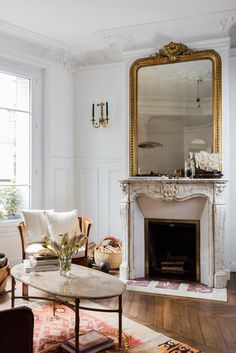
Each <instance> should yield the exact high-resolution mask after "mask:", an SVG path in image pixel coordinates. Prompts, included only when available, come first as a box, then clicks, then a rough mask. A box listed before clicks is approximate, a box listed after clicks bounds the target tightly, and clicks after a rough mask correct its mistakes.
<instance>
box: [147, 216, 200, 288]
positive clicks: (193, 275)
mask: <svg viewBox="0 0 236 353" xmlns="http://www.w3.org/2000/svg"><path fill="white" fill-rule="evenodd" d="M199 224H200V222H199V221H194V220H193V221H192V220H191V221H189V220H174V221H173V220H157V219H145V276H146V278H149V279H157V278H162V279H163V278H165V279H178V280H186V281H197V282H199V281H200V227H199Z"/></svg>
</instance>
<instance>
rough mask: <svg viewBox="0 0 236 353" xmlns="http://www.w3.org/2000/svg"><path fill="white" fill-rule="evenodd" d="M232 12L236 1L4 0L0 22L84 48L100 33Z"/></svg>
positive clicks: (0, 3) (93, 42)
mask: <svg viewBox="0 0 236 353" xmlns="http://www.w3.org/2000/svg"><path fill="white" fill-rule="evenodd" d="M232 9H236V1H235V0H207V1H206V0H198V1H196V0H181V1H177V0H164V1H163V0H162V1H160V0H0V21H2V25H3V24H4V25H5V27H6V25H8V24H9V25H13V26H17V27H20V28H21V29H24V30H26V31H29V32H31V33H32V32H33V33H35V34H37V35H41V36H45V37H48V38H50V39H52V40H55V41H58V42H60V43H61V44H65V45H68V46H84V45H86V44H88V45H91V44H96V40H97V36H96V34H98V33H102V32H103V31H105V32H106V31H111V30H116V31H117V30H120V29H122V28H123V27H125V28H126V33H127V32H128V31H129V27H130V28H131V29H132V26H140V25H144V24H152V23H156V24H157V23H159V24H161V23H164V22H166V21H167V22H169V21H171V22H172V21H173V20H177V19H183V20H185V19H186V18H192V17H195V16H200V17H201V16H202V15H208V16H209V15H213V14H216V13H221V12H225V11H229V10H232ZM4 22H5V23H4ZM173 23H174V22H173ZM0 27H1V26H0ZM199 27H200V26H199ZM188 30H189V29H188ZM199 30H200V28H199ZM185 31H186V29H185ZM161 35H163V36H164V35H165V33H161Z"/></svg>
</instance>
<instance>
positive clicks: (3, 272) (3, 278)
mask: <svg viewBox="0 0 236 353" xmlns="http://www.w3.org/2000/svg"><path fill="white" fill-rule="evenodd" d="M9 272H10V270H9V266H8V263H7V264H6V266H4V267H2V268H0V293H3V292H4V291H5V289H6V285H7V276H8V275H9Z"/></svg>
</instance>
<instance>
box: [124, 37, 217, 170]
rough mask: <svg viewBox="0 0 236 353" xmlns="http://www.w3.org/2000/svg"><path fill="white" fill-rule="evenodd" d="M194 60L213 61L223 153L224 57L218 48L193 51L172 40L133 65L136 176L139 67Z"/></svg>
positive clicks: (132, 142) (134, 166) (131, 154)
mask: <svg viewBox="0 0 236 353" xmlns="http://www.w3.org/2000/svg"><path fill="white" fill-rule="evenodd" d="M194 60H211V62H212V99H213V112H212V117H213V124H212V125H213V146H212V147H213V152H214V153H220V155H221V152H222V146H221V144H222V87H221V86H222V82H221V58H220V55H219V54H218V53H217V52H216V51H215V50H211V49H209V50H199V51H197V50H193V49H190V48H188V47H187V46H186V45H184V44H182V43H173V42H171V43H169V44H167V45H165V46H164V48H162V49H161V50H160V51H159V53H156V54H155V55H152V56H150V57H148V58H141V59H138V60H136V61H135V62H134V63H133V64H132V65H131V67H130V150H129V157H130V164H129V165H130V176H136V175H137V172H138V166H137V147H138V146H137V134H138V124H137V116H138V109H137V106H138V104H137V103H138V102H137V97H138V89H137V87H138V79H137V77H138V70H139V69H140V68H143V67H146V66H154V65H164V64H172V63H181V62H186V61H194Z"/></svg>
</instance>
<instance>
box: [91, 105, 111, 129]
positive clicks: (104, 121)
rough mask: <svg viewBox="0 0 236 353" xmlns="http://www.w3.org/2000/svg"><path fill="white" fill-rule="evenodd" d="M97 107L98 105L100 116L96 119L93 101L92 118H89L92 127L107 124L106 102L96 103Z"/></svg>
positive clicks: (105, 125)
mask: <svg viewBox="0 0 236 353" xmlns="http://www.w3.org/2000/svg"><path fill="white" fill-rule="evenodd" d="M104 105H105V106H106V112H105V113H106V117H105V118H104V108H103V107H104ZM97 107H100V117H99V119H98V120H96V119H95V114H94V103H93V105H92V119H91V122H92V125H93V127H96V128H98V127H100V126H103V127H107V126H108V121H109V119H108V102H106V103H103V102H101V103H98V104H97Z"/></svg>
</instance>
